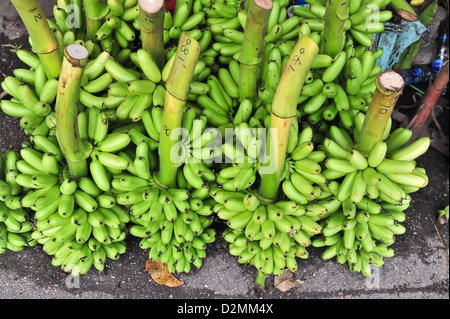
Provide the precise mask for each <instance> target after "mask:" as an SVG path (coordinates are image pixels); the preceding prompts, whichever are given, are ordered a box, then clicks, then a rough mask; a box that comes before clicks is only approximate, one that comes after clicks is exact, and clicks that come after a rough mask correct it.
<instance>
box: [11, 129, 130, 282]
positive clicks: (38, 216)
mask: <svg viewBox="0 0 450 319" xmlns="http://www.w3.org/2000/svg"><path fill="white" fill-rule="evenodd" d="M32 141H33V143H34V145H33V147H31V146H29V147H25V148H23V149H22V150H21V151H20V157H19V158H18V159H17V160H16V162H15V164H16V167H17V174H16V176H15V182H16V183H17V184H18V185H20V186H21V187H22V189H23V190H28V191H26V192H25V191H24V192H23V193H21V196H22V197H21V200H20V205H21V206H20V209H21V210H23V211H28V210H29V211H30V212H33V221H34V222H33V223H32V224H33V225H32V232H31V238H32V239H33V240H35V241H36V242H37V243H39V244H42V245H43V249H44V251H45V252H47V253H48V254H49V255H54V258H53V261H52V264H53V265H55V266H61V267H62V269H63V270H65V271H72V269H73V273H74V274H82V273H85V272H87V271H88V270H89V269H90V267H91V266H92V265H94V266H95V267H96V268H97V269H99V270H102V269H103V268H104V266H105V262H106V259H107V258H111V259H117V258H118V256H119V255H120V254H123V253H124V252H125V246H124V245H125V243H124V239H125V236H126V229H125V225H126V224H127V223H128V222H129V216H128V213H127V212H126V210H125V209H123V208H122V207H119V206H118V205H116V199H115V196H113V195H112V194H111V193H110V192H106V191H103V190H102V189H101V188H100V187H101V186H102V184H101V183H98V184H97V182H96V180H94V178H91V177H82V178H80V179H78V180H75V179H71V178H69V175H68V171H67V169H66V168H65V167H64V164H63V160H62V154H61V151H60V150H59V149H58V145H57V144H56V143H55V141H54V140H53V141H52V137H44V136H34V137H33V139H32ZM49 159H51V160H49ZM92 163H93V162H91V165H92ZM91 171H94V169H93V167H91ZM93 176H96V174H93ZM98 185H100V187H99V186H98ZM94 240H96V241H97V243H96V244H95V245H91V246H95V247H96V249H97V250H98V252H97V253H96V254H94V255H93V254H92V253H93V251H92V250H91V249H89V247H88V242H89V241H92V242H94ZM57 252H58V253H57ZM106 252H107V253H106ZM97 254H98V255H99V256H100V254H103V257H102V258H97V259H96V258H95V256H96V255H97ZM105 254H106V255H105ZM76 256H78V258H76ZM106 257H107V258H106ZM75 266H77V267H75ZM78 271H79V272H78Z"/></svg>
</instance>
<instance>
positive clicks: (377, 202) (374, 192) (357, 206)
mask: <svg viewBox="0 0 450 319" xmlns="http://www.w3.org/2000/svg"><path fill="white" fill-rule="evenodd" d="M364 118H365V116H364V114H363V113H358V116H356V117H355V122H356V125H355V128H354V130H353V132H352V133H353V134H350V133H349V132H348V131H347V130H346V129H345V128H343V127H337V126H331V127H330V130H329V134H328V135H327V136H326V137H325V139H324V141H323V143H321V144H320V146H319V150H321V151H323V152H324V154H325V157H326V159H324V161H323V171H322V174H323V176H324V177H325V178H326V180H327V181H328V184H327V185H328V189H329V190H330V191H331V192H332V195H333V198H335V199H336V200H337V201H339V202H340V203H341V207H340V208H339V209H338V210H337V211H335V212H334V213H332V214H331V215H329V214H326V215H325V218H324V219H323V220H322V227H323V230H322V234H321V235H320V236H319V237H317V238H316V239H314V240H313V244H312V245H313V246H315V247H326V249H325V251H324V252H323V258H324V259H330V258H333V257H336V260H337V261H338V262H339V263H345V262H348V265H349V267H350V269H351V270H352V271H355V272H361V273H363V274H364V275H365V276H369V275H370V274H371V270H370V264H371V263H372V264H374V265H376V266H379V267H381V266H382V265H383V258H384V257H391V256H393V254H394V251H393V249H392V248H387V246H389V245H391V244H392V243H393V242H394V241H395V236H396V235H401V234H404V233H405V231H406V229H405V227H404V226H402V225H401V223H402V222H403V221H404V220H405V216H406V215H405V213H404V210H405V209H407V208H408V207H409V204H410V201H411V196H410V193H413V192H415V191H417V190H419V189H420V188H422V187H425V186H426V185H427V184H428V177H427V175H426V172H425V170H424V169H423V168H419V167H417V166H416V162H415V159H416V158H417V157H419V156H420V155H422V154H424V153H425V152H426V150H427V149H428V147H429V143H430V141H429V139H428V138H421V139H417V140H415V141H414V142H412V143H410V144H409V145H408V142H409V140H410V138H411V136H412V132H411V131H410V130H408V129H405V128H402V127H400V128H397V129H395V130H393V131H392V132H391V128H390V127H391V126H390V125H391V124H388V126H387V127H386V129H385V132H384V135H383V139H382V140H381V141H379V142H377V143H375V144H374V145H373V147H372V149H371V150H370V152H369V154H368V155H367V156H364V155H362V154H361V153H359V152H358V151H357V150H356V149H355V144H356V142H355V141H356V140H357V136H358V135H359V130H360V128H361V127H362V122H363V121H364ZM378 246H381V247H382V248H381V247H380V248H376V247H378Z"/></svg>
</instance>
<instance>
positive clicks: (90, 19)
mask: <svg viewBox="0 0 450 319" xmlns="http://www.w3.org/2000/svg"><path fill="white" fill-rule="evenodd" d="M83 2H84V11H85V14H86V33H87V35H88V37H89V38H90V39H91V40H94V39H95V33H96V32H97V31H98V29H100V27H101V26H102V24H103V21H102V20H103V19H104V18H105V17H106V16H107V15H108V14H109V11H110V9H109V8H108V6H107V4H106V2H105V1H104V0H83Z"/></svg>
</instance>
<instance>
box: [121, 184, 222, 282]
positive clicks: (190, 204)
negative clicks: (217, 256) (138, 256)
mask: <svg viewBox="0 0 450 319" xmlns="http://www.w3.org/2000/svg"><path fill="white" fill-rule="evenodd" d="M119 198H120V199H118V200H120V201H122V199H123V202H124V204H127V205H130V214H131V221H132V222H133V223H134V225H132V226H131V227H130V234H131V235H133V236H136V237H138V238H142V240H141V242H140V244H139V246H140V247H141V248H142V249H150V252H149V259H150V260H160V261H161V262H162V263H164V264H166V265H167V269H168V271H169V272H178V273H181V272H190V270H191V267H192V265H194V266H196V267H201V265H202V262H203V259H204V258H205V257H206V252H205V250H206V245H207V244H209V243H212V242H213V241H214V240H215V231H214V230H213V229H212V228H208V227H209V226H210V225H211V223H212V222H213V219H211V218H208V216H209V215H211V214H212V213H213V210H212V206H211V205H209V204H208V203H206V202H203V201H202V200H200V199H199V198H195V197H192V196H190V194H189V192H188V191H186V190H182V189H167V190H163V189H158V188H152V189H150V190H148V189H142V187H140V188H139V186H136V189H133V190H130V191H128V192H127V193H123V196H119ZM142 198H144V200H142Z"/></svg>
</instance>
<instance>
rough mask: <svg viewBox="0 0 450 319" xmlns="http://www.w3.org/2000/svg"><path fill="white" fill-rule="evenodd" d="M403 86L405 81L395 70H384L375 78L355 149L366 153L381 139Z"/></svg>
mask: <svg viewBox="0 0 450 319" xmlns="http://www.w3.org/2000/svg"><path fill="white" fill-rule="evenodd" d="M404 87H405V81H404V80H403V78H402V77H401V75H400V74H398V73H397V72H395V71H385V72H382V73H380V74H379V75H378V77H377V79H376V89H375V92H374V94H373V97H372V101H371V102H370V105H369V109H368V110H367V113H366V117H365V120H364V123H363V126H362V128H361V132H360V133H359V138H358V141H357V143H356V145H355V147H356V149H357V150H358V151H360V152H361V153H362V154H364V155H367V154H368V153H369V151H370V150H371V149H372V146H373V145H374V144H375V143H376V142H378V141H381V139H382V137H383V133H384V130H385V128H386V125H387V123H388V121H389V118H390V117H391V114H392V111H393V109H394V106H395V104H396V103H397V99H398V98H399V97H400V94H401V93H402V91H403V88H404Z"/></svg>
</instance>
